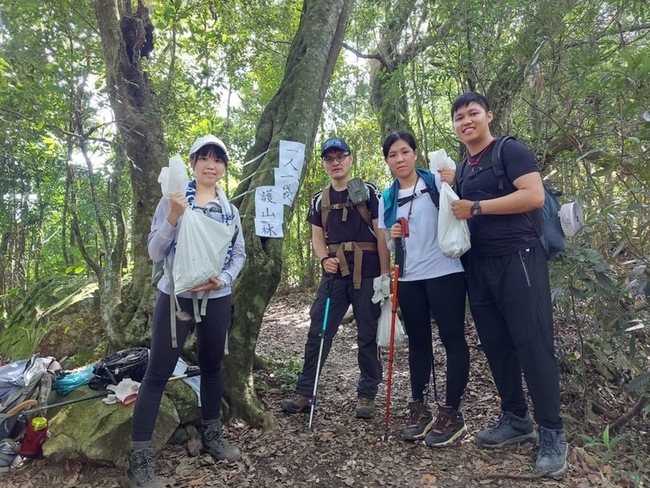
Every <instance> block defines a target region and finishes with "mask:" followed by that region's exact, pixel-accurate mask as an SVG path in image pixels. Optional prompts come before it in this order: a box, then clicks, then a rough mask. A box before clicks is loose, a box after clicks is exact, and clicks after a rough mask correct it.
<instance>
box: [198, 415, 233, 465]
mask: <svg viewBox="0 0 650 488" xmlns="http://www.w3.org/2000/svg"><path fill="white" fill-rule="evenodd" d="M201 444H202V446H203V452H207V453H209V454H212V456H213V457H214V458H216V459H219V460H223V459H225V460H226V461H228V462H229V463H234V462H235V461H237V460H239V458H240V457H241V453H240V452H239V449H237V448H236V447H234V446H232V445H231V444H230V443H229V442H228V441H227V440H226V438H225V437H224V436H223V427H222V426H221V422H220V421H219V422H215V423H214V424H212V425H210V426H209V427H206V428H205V430H204V431H203V433H202V434H201Z"/></svg>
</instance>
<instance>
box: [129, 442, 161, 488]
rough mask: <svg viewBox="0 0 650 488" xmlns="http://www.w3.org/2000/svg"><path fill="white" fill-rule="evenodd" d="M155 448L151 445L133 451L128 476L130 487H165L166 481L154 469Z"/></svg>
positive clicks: (130, 456) (130, 455)
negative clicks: (158, 476)
mask: <svg viewBox="0 0 650 488" xmlns="http://www.w3.org/2000/svg"><path fill="white" fill-rule="evenodd" d="M153 467H154V460H153V449H152V448H150V447H147V448H144V449H138V450H137V451H131V452H130V453H129V467H128V468H127V470H126V477H127V482H128V486H129V488H165V483H163V482H162V481H161V480H160V479H158V478H157V477H156V475H155V474H154V471H153Z"/></svg>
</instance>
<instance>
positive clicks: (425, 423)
mask: <svg viewBox="0 0 650 488" xmlns="http://www.w3.org/2000/svg"><path fill="white" fill-rule="evenodd" d="M409 411H410V413H409V423H408V424H407V425H406V427H404V428H403V429H402V439H404V440H405V441H416V440H418V439H423V438H424V436H425V435H426V434H427V432H429V429H430V428H431V425H433V415H431V410H429V407H427V406H426V405H422V403H421V402H420V400H415V401H414V402H410V403H409Z"/></svg>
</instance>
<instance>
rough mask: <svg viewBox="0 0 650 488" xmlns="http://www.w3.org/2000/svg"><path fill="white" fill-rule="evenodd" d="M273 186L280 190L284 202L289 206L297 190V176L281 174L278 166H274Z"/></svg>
mask: <svg viewBox="0 0 650 488" xmlns="http://www.w3.org/2000/svg"><path fill="white" fill-rule="evenodd" d="M275 186H276V187H278V188H280V191H282V200H283V202H284V204H285V205H289V206H291V204H292V203H293V199H294V198H296V193H297V192H298V178H297V177H295V176H293V175H290V176H287V175H283V174H282V170H281V169H280V168H275Z"/></svg>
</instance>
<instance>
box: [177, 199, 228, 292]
mask: <svg viewBox="0 0 650 488" xmlns="http://www.w3.org/2000/svg"><path fill="white" fill-rule="evenodd" d="M179 225H180V228H179V229H178V241H177V243H176V255H175V256H174V266H173V268H172V276H173V278H174V293H176V294H177V295H178V294H179V293H183V292H185V291H188V290H190V289H192V288H195V287H197V286H200V285H205V284H206V283H207V282H208V280H209V279H210V277H214V278H216V277H217V276H218V275H219V273H221V270H222V269H223V264H224V262H225V260H226V254H227V252H228V246H229V245H230V241H231V240H232V237H233V235H234V232H235V226H234V225H230V226H229V225H226V224H223V223H221V222H217V221H216V220H214V219H211V218H210V217H208V216H206V215H203V214H202V213H200V212H194V211H193V210H191V209H189V208H188V209H186V210H185V212H184V213H183V217H182V218H181V221H180V224H179Z"/></svg>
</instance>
